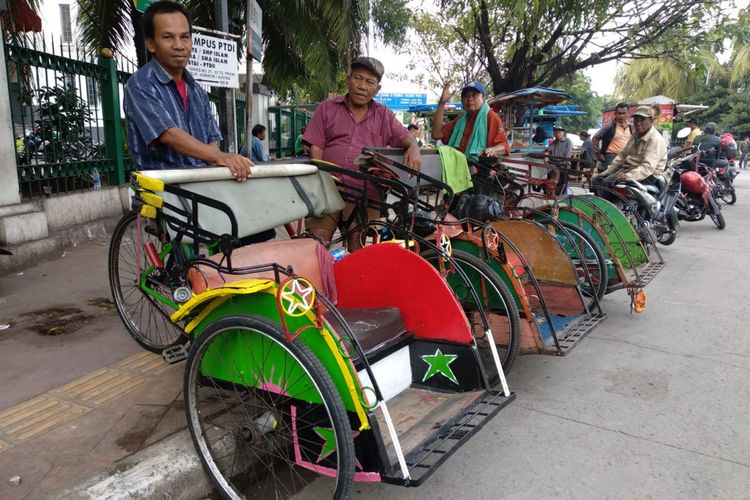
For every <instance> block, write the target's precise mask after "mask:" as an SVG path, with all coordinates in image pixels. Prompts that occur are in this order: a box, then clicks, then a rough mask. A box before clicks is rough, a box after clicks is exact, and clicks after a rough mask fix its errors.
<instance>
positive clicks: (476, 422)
mask: <svg viewBox="0 0 750 500" xmlns="http://www.w3.org/2000/svg"><path fill="white" fill-rule="evenodd" d="M514 399H516V394H515V393H514V392H512V393H510V395H509V396H508V397H505V395H503V392H502V391H487V392H485V393H484V395H483V396H482V397H481V398H477V400H476V401H475V402H474V403H473V404H471V405H470V406H468V407H467V408H466V409H465V410H464V411H463V412H461V413H460V414H459V415H457V416H456V418H454V419H453V420H451V421H449V422H447V423H445V424H444V425H443V426H442V427H440V428H439V429H438V430H436V431H435V432H434V433H433V434H432V435H430V436H429V437H428V438H427V439H425V440H424V441H423V442H422V444H421V445H420V446H417V447H416V448H415V449H414V451H412V452H411V453H409V454H408V455H406V457H405V458H406V465H407V466H408V468H409V476H410V477H409V478H407V479H404V478H403V477H400V476H384V477H383V481H384V482H386V483H391V484H399V485H403V486H420V485H421V484H422V483H424V482H425V481H426V480H427V478H429V477H430V476H431V475H432V473H433V472H435V471H436V470H437V468H438V467H439V466H440V465H441V464H442V463H443V462H445V461H446V460H447V459H448V457H450V456H451V455H453V453H455V452H456V451H457V450H458V449H459V448H460V447H461V446H462V445H463V444H464V443H466V442H467V441H468V440H469V439H470V438H471V437H472V436H473V435H474V434H476V433H477V432H479V430H480V429H481V428H482V427H484V425H485V424H486V423H487V422H489V421H490V420H491V419H492V418H493V417H494V416H495V415H496V414H497V413H499V412H500V411H501V410H502V409H503V408H505V407H506V406H507V405H508V404H509V403H510V402H511V401H513V400H514ZM392 468H393V470H398V464H397V463H396V464H393V466H392Z"/></svg>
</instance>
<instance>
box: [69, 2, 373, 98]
mask: <svg viewBox="0 0 750 500" xmlns="http://www.w3.org/2000/svg"><path fill="white" fill-rule="evenodd" d="M258 3H259V5H260V7H261V9H262V10H263V45H264V49H265V52H264V56H263V70H264V72H265V75H266V78H267V81H268V83H269V84H270V85H271V86H272V87H273V88H274V89H275V90H276V91H277V92H278V91H281V92H283V91H285V90H288V89H291V88H293V86H294V85H295V84H296V85H302V86H304V87H307V88H309V89H310V90H313V89H314V90H315V91H314V92H313V93H314V94H317V97H322V96H323V95H324V94H325V93H326V92H330V91H333V90H335V89H336V83H337V81H338V80H339V76H340V72H341V71H342V69H343V68H345V67H346V65H347V63H348V61H350V60H351V59H352V58H353V57H354V56H356V55H357V54H358V53H359V49H360V45H361V38H362V35H363V33H365V32H366V20H367V17H368V12H367V5H368V2H367V0H285V1H283V2H280V1H277V0H259V1H258ZM185 4H186V6H187V7H188V9H189V10H190V12H191V14H192V16H193V20H194V23H195V24H196V25H199V26H206V27H213V26H215V22H214V18H215V16H214V2H213V1H212V0H186V1H185ZM78 5H79V16H78V26H79V30H80V34H81V41H82V42H83V43H84V44H85V45H87V46H88V47H90V48H91V49H93V50H97V49H99V48H102V47H108V48H118V47H123V46H127V45H130V43H131V40H132V39H131V37H132V36H133V24H134V23H133V21H134V20H136V19H137V17H138V16H137V13H136V12H135V9H134V7H133V2H132V0H78ZM228 7H229V13H230V14H229V17H230V32H232V33H234V34H238V35H244V31H245V7H246V4H245V0H229V5H228ZM143 62H144V61H141V60H139V64H142V63H143Z"/></svg>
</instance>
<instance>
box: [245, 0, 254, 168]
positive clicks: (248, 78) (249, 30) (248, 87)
mask: <svg viewBox="0 0 750 500" xmlns="http://www.w3.org/2000/svg"><path fill="white" fill-rule="evenodd" d="M252 20H253V2H252V0H247V10H246V11H245V38H246V40H247V53H246V54H245V57H246V58H247V67H246V71H245V148H246V149H247V152H248V155H249V154H250V151H252V137H251V134H250V131H251V130H252V129H253V26H252Z"/></svg>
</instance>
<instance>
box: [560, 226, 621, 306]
mask: <svg viewBox="0 0 750 500" xmlns="http://www.w3.org/2000/svg"><path fill="white" fill-rule="evenodd" d="M558 222H559V223H560V225H562V226H563V227H564V228H565V229H566V230H567V232H568V233H567V234H565V233H563V232H562V231H561V232H558V234H557V235H556V236H557V240H558V241H559V242H560V243H561V244H562V246H563V249H564V250H565V253H567V254H568V256H569V257H570V260H571V262H573V266H574V267H575V269H576V273H577V274H578V277H579V279H580V280H582V285H581V292H582V293H583V295H584V297H589V298H590V300H589V301H588V303H587V304H586V305H587V307H589V309H590V308H591V307H593V306H594V304H595V300H594V297H595V296H596V297H597V298H598V299H599V300H602V298H604V294H605V293H606V292H607V280H608V273H607V260H606V259H605V258H604V253H603V252H602V250H601V249H600V248H599V245H597V244H596V241H594V238H592V237H591V235H590V234H588V233H587V232H586V230H585V229H583V228H582V227H580V226H576V225H575V224H572V223H570V222H567V221H562V220H561V221H558ZM576 248H577V249H578V250H577V251H576ZM581 256H583V260H584V262H581ZM584 267H585V268H586V269H588V274H589V276H590V277H591V281H589V280H588V279H586V273H585V271H584Z"/></svg>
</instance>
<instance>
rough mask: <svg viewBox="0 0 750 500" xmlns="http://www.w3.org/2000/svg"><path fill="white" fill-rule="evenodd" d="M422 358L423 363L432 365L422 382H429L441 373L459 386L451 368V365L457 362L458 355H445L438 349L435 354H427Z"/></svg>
mask: <svg viewBox="0 0 750 500" xmlns="http://www.w3.org/2000/svg"><path fill="white" fill-rule="evenodd" d="M420 357H421V358H422V361H424V362H425V363H427V364H428V365H430V367H429V368H428V369H427V372H426V373H425V374H424V377H422V382H425V381H427V379H430V378H432V377H434V376H435V375H437V374H438V373H439V374H441V375H442V376H444V377H445V378H447V379H448V380H450V381H451V382H453V383H454V384H456V385H458V379H457V378H456V375H455V374H454V373H453V370H451V367H450V364H451V363H453V362H454V361H455V360H456V358H457V357H458V354H443V352H442V351H441V350H440V349H438V350H437V351H435V354H425V355H424V356H420Z"/></svg>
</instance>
